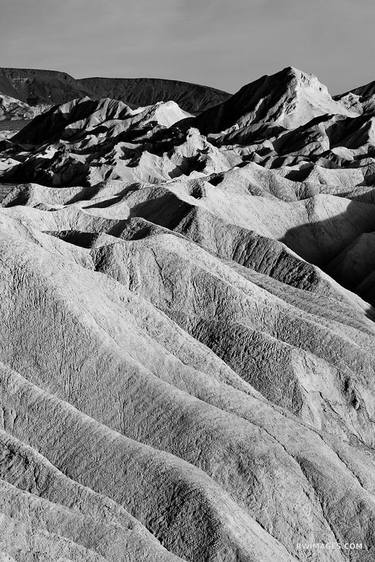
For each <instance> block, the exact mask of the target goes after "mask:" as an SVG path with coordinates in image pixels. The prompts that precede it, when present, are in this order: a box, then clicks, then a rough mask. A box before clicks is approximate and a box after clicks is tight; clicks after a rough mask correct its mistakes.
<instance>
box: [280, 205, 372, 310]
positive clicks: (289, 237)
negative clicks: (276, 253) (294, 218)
mask: <svg viewBox="0 0 375 562" xmlns="http://www.w3.org/2000/svg"><path fill="white" fill-rule="evenodd" d="M313 204H314V203H313V201H311V203H310V202H308V203H307V212H308V213H309V214H310V215H312V214H313V213H314V212H315V211H316V209H314V208H313V207H312V205H313ZM309 205H310V208H309ZM372 232H375V205H372V204H370V203H363V202H361V201H351V202H350V203H349V204H348V206H347V208H346V210H345V212H343V213H340V214H337V215H335V216H332V217H330V218H327V219H325V220H321V221H316V222H314V221H312V222H309V223H305V224H302V225H300V226H296V227H294V228H291V229H289V230H288V231H287V232H286V234H285V235H284V236H283V237H282V238H281V239H280V241H281V242H283V243H284V244H285V245H286V246H288V247H289V248H290V249H291V250H293V251H294V252H296V254H298V255H299V256H300V257H302V258H303V259H304V260H306V261H308V262H309V263H312V264H314V265H316V266H318V267H320V269H322V270H323V271H324V272H325V273H327V274H328V275H329V276H330V277H332V278H333V279H334V280H335V281H337V282H338V283H339V284H340V285H342V286H343V287H344V288H346V289H348V290H350V291H352V292H354V293H356V294H358V295H359V296H360V297H361V298H363V299H364V300H365V301H366V302H368V303H369V310H368V311H367V312H366V314H367V316H368V317H369V318H371V319H372V320H374V319H375V309H374V306H375V282H374V285H373V289H371V291H369V289H368V287H367V290H366V295H363V294H362V291H361V290H360V284H358V279H356V280H354V276H353V274H352V270H351V269H350V267H349V268H348V267H346V268H343V267H338V264H341V263H343V262H344V260H346V259H349V258H348V257H347V255H346V250H347V248H348V247H349V246H351V245H352V244H353V243H354V242H355V241H356V240H358V238H359V237H360V236H361V235H362V234H365V233H372ZM374 240H375V237H374ZM373 253H375V243H374V248H373V251H372V254H373ZM357 259H358V260H359V263H360V264H361V265H360V267H361V268H362V269H363V272H364V276H367V275H368V273H369V272H368V270H367V269H366V260H368V255H367V254H366V253H365V252H364V254H363V255H360V254H359V255H358V257H357ZM343 271H345V274H343V273H342V272H343ZM357 277H358V275H357ZM374 281H375V278H374Z"/></svg>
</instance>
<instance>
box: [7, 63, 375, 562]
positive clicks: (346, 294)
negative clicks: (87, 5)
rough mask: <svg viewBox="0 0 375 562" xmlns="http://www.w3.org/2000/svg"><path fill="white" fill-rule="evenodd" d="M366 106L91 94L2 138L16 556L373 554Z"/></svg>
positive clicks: (230, 559)
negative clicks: (198, 107)
mask: <svg viewBox="0 0 375 562" xmlns="http://www.w3.org/2000/svg"><path fill="white" fill-rule="evenodd" d="M8 74H9V73H8ZM47 78H48V76H44V79H45V80H46V79H47ZM59 79H60V78H59ZM66 82H69V81H68V78H67V79H66ZM69 84H70V87H71V88H73V86H74V87H76V86H77V84H74V83H73V82H69ZM98 84H99V83H98ZM104 86H105V85H103V84H102V87H104ZM98 87H99V85H98ZM121 87H123V85H122V86H121ZM51 88H52V85H51ZM364 90H365V91H364V92H362V93H352V94H347V95H346V96H344V97H338V98H335V99H333V98H332V97H331V96H330V94H329V92H328V91H327V89H326V88H325V87H324V86H323V85H322V84H321V83H320V82H319V81H318V79H317V78H315V77H313V76H311V75H307V74H304V73H302V72H300V71H298V70H296V69H291V68H287V69H285V70H283V71H281V72H280V73H278V74H276V75H274V76H271V77H263V78H261V79H259V80H258V81H257V82H255V83H253V84H250V85H249V86H245V87H244V88H243V89H242V90H240V92H239V93H238V94H235V95H234V96H232V97H231V98H229V100H227V101H225V102H224V103H223V104H222V105H219V106H216V107H214V108H212V109H210V110H208V111H205V112H203V113H202V114H201V115H199V116H197V117H194V116H192V115H191V114H190V113H187V112H186V111H185V110H183V109H181V108H180V107H179V106H178V105H177V103H176V102H175V100H173V101H168V100H163V101H160V102H157V103H152V104H150V105H145V106H144V105H142V106H139V107H137V108H134V107H130V106H129V105H128V104H126V103H124V102H123V101H119V100H115V99H110V98H106V97H104V98H102V99H99V100H96V99H92V98H91V97H88V96H84V95H82V96H81V97H77V99H75V100H73V101H67V102H66V103H64V104H63V105H60V106H56V107H52V108H51V109H49V110H48V111H46V112H45V113H43V114H42V115H39V116H37V117H35V118H34V119H33V120H32V121H31V123H29V124H28V125H27V126H26V127H25V128H23V129H22V130H20V131H18V132H17V133H16V134H14V135H13V136H9V137H8V138H6V139H5V140H3V141H2V142H1V145H0V149H1V159H0V171H1V179H0V181H1V185H0V198H1V201H2V203H1V207H0V294H1V298H0V316H1V323H0V560H4V561H8V560H34V559H38V560H74V561H81V560H87V561H91V560H95V561H99V560H100V561H101V560H108V561H113V562H117V561H124V562H125V561H126V562H154V561H155V562H158V561H160V562H161V561H166V562H167V561H168V562H172V561H176V562H177V561H182V560H184V561H191V562H206V561H209V562H249V561H251V562H275V561H277V562H279V561H280V562H284V561H285V562H292V561H294V562H296V561H303V562H304V561H306V562H321V561H322V562H344V561H345V560H350V561H351V562H357V561H358V562H362V561H365V562H370V561H372V560H373V559H374V557H375V526H374V521H375V500H374V494H375V476H374V475H375V471H374V467H375V453H374V448H375V437H374V435H375V433H374V419H375V382H374V372H375V356H374V347H375V345H374V344H375V326H374V318H375V315H374V310H373V308H372V305H375V289H374V287H375V285H374V283H375V260H374V257H373V256H374V248H375V239H374V236H375V234H374V233H375V208H374V204H375V195H374V185H375V159H374V154H375V136H374V115H373V113H372V110H371V109H369V108H370V104H367V105H366V104H364V102H363V99H364V97H365V96H370V94H371V92H370V89H367V90H366V88H365V89H364ZM84 93H86V92H83V94H84ZM350 100H351V101H350ZM356 100H357V101H356ZM313 543H324V544H330V545H331V544H341V545H345V544H351V543H352V544H354V546H355V548H353V549H351V550H348V551H346V550H345V549H344V548H341V549H340V548H314V547H309V546H308V545H311V544H313ZM356 545H357V546H356Z"/></svg>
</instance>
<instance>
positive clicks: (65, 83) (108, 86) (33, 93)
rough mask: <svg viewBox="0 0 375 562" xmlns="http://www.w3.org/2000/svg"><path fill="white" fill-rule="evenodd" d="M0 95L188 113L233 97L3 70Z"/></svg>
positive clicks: (147, 82)
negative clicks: (161, 104) (174, 106)
mask: <svg viewBox="0 0 375 562" xmlns="http://www.w3.org/2000/svg"><path fill="white" fill-rule="evenodd" d="M0 94H4V95H7V96H11V97H13V98H16V99H19V100H21V101H23V102H26V103H28V104H29V105H40V104H52V105H55V104H61V103H65V102H67V101H71V100H72V99H75V98H82V97H85V96H90V97H92V98H96V99H97V98H103V97H109V98H112V99H117V100H120V101H123V102H124V103H126V104H127V105H130V106H131V107H139V106H146V105H151V104H154V103H156V102H158V101H175V102H176V103H178V104H179V106H180V107H181V109H183V110H185V111H188V112H189V113H200V112H202V111H205V110H206V109H209V108H210V107H212V106H214V105H217V104H219V103H222V102H224V101H225V100H226V99H228V98H229V97H230V94H228V93H227V92H223V91H221V90H217V89H216V88H211V87H208V86H202V85H199V84H190V83H189V82H180V81H178V80H165V79H159V78H99V77H98V78H82V79H75V78H73V77H72V76H70V75H69V74H67V73H66V72H60V71H56V70H43V69H24V68H0Z"/></svg>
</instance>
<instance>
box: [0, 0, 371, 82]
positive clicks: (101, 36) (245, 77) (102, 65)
mask: <svg viewBox="0 0 375 562" xmlns="http://www.w3.org/2000/svg"><path fill="white" fill-rule="evenodd" d="M374 25H375V0H0V66H15V67H33V68H49V69H56V70H64V71H66V72H69V73H70V74H72V75H73V76H75V77H84V76H116V77H135V76H147V77H161V78H175V79H179V80H187V81H189V82H197V83H201V84H208V85H211V86H215V87H218V88H221V89H224V90H227V91H230V92H234V91H236V90H237V89H238V88H239V87H240V86H242V85H243V84H246V83H248V82H251V81H252V80H254V79H256V78H258V77H259V76H261V75H263V74H270V73H273V72H275V71H277V70H280V69H281V68H283V67H285V66H289V65H292V66H296V67H298V68H300V69H302V70H305V71H307V72H313V73H314V74H317V75H318V76H319V78H320V79H321V81H322V82H324V83H326V84H327V85H328V87H329V89H330V90H331V92H332V93H338V92H341V91H344V90H347V89H349V88H351V87H354V86H358V85H361V84H365V83H367V82H370V81H372V80H374V79H375V63H374V55H375V41H374Z"/></svg>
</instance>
